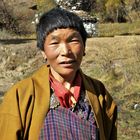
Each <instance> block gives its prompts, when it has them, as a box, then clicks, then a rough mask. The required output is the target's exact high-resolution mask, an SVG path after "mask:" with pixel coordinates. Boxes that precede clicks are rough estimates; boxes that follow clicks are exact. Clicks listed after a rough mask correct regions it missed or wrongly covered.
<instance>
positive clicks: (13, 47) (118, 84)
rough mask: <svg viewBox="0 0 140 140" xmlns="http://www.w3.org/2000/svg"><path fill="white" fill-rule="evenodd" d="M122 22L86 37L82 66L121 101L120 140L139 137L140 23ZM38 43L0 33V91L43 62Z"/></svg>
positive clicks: (119, 115) (118, 102) (107, 26)
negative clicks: (97, 35)
mask: <svg viewBox="0 0 140 140" xmlns="http://www.w3.org/2000/svg"><path fill="white" fill-rule="evenodd" d="M121 25H122V27H121ZM121 25H120V24H119V25H118V24H116V25H115V24H113V25H111V24H108V25H100V36H106V37H95V38H89V39H88V40H87V46H86V56H84V58H83V62H82V65H81V67H82V69H83V71H84V72H85V73H86V74H87V75H90V76H92V77H94V78H97V79H99V80H101V81H102V82H103V83H104V84H105V86H106V88H107V89H108V91H109V92H110V94H111V95H112V96H113V98H114V100H115V102H116V103H117V104H118V140H139V138H140V121H139V118H140V36H139V35H136V34H139V33H140V29H139V28H140V27H139V26H138V24H135V26H134V25H133V28H132V27H130V26H129V28H128V27H127V24H126V26H125V25H124V24H121ZM101 26H102V27H101ZM113 26H114V27H113ZM134 27H135V28H136V30H135V31H134ZM113 28H115V29H114V31H113ZM118 28H119V30H118ZM122 29H123V30H122ZM128 29H130V30H128ZM117 31H118V33H117ZM128 31H131V32H133V34H134V35H133V34H132V35H131V36H122V35H123V34H129V32H128ZM101 33H102V35H101ZM105 33H106V34H105ZM118 35H121V36H118ZM110 36H113V37H110ZM7 39H8V40H7ZM35 46H36V41H35V40H26V39H21V37H16V36H14V37H13V36H12V39H11V35H9V34H8V33H7V32H3V33H0V54H1V55H0V71H1V73H0V92H4V91H6V90H7V89H8V88H9V87H10V86H11V85H12V84H13V83H15V82H16V81H18V80H20V79H22V78H24V77H27V76H28V75H30V74H31V73H32V72H33V71H34V70H35V69H37V67H38V66H39V65H40V64H42V63H43V62H42V59H41V54H40V53H39V52H37V49H35ZM25 56H26V57H25ZM0 95H1V94H0ZM136 104H138V107H137V108H135V105H136Z"/></svg>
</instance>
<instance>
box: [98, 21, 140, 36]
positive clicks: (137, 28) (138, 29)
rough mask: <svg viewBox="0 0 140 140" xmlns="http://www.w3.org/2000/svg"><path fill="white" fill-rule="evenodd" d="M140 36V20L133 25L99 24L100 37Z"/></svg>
mask: <svg viewBox="0 0 140 140" xmlns="http://www.w3.org/2000/svg"><path fill="white" fill-rule="evenodd" d="M115 35H140V20H139V21H135V22H132V23H108V24H100V23H99V24H98V36H101V37H103V36H115Z"/></svg>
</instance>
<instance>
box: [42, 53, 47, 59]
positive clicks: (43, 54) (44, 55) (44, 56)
mask: <svg viewBox="0 0 140 140" xmlns="http://www.w3.org/2000/svg"><path fill="white" fill-rule="evenodd" d="M41 53H42V56H43V58H44V59H45V60H46V59H47V56H46V54H45V52H44V51H41Z"/></svg>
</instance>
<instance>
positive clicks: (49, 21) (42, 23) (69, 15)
mask: <svg viewBox="0 0 140 140" xmlns="http://www.w3.org/2000/svg"><path fill="white" fill-rule="evenodd" d="M58 28H60V29H61V28H71V29H75V30H77V31H78V32H79V33H80V35H81V37H82V40H83V43H84V46H85V43H86V39H87V32H86V30H85V28H84V25H83V21H82V19H81V18H80V17H79V16H78V15H76V14H75V13H73V12H70V11H67V10H64V9H62V8H58V7H56V8H53V9H51V10H50V11H48V12H46V13H44V14H43V15H42V16H41V18H40V20H39V23H38V24H37V28H36V33H37V47H38V48H40V49H41V50H44V43H45V38H46V36H47V35H48V34H49V33H51V32H52V31H54V30H55V29H58Z"/></svg>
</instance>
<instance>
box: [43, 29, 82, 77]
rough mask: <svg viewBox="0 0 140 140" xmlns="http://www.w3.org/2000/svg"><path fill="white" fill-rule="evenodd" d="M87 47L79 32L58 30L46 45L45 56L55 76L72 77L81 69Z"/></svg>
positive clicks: (51, 34)
mask: <svg viewBox="0 0 140 140" xmlns="http://www.w3.org/2000/svg"><path fill="white" fill-rule="evenodd" d="M84 51H85V47H84V44H83V41H82V38H81V35H80V34H79V32H77V31H76V30H74V29H70V28H66V29H63V28H62V29H56V30H54V31H53V32H51V33H49V34H48V35H47V37H46V40H45V43H44V55H45V57H46V58H47V61H48V63H49V65H50V67H51V71H52V73H53V76H54V77H55V76H56V77H57V76H58V75H59V76H61V77H72V76H74V75H75V73H76V71H77V70H78V69H79V67H80V64H81V61H82V57H83V54H84Z"/></svg>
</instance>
